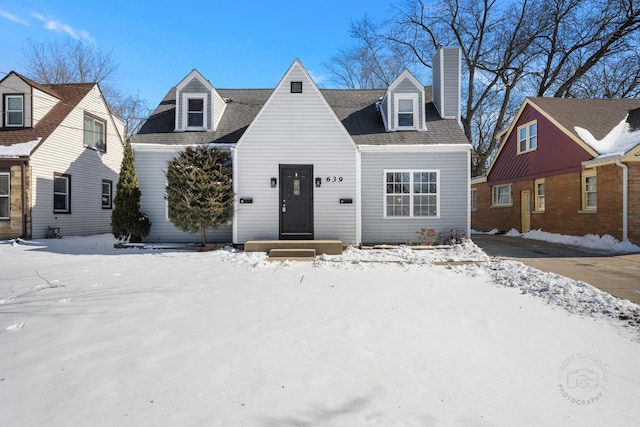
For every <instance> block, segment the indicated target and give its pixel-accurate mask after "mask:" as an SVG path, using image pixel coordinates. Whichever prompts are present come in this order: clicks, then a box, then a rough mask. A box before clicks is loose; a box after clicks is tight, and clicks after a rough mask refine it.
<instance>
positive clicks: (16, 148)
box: [0, 138, 41, 157]
mask: <svg viewBox="0 0 640 427" xmlns="http://www.w3.org/2000/svg"><path fill="white" fill-rule="evenodd" d="M40 139H41V138H38V139H35V140H33V141H29V142H22V143H19V144H13V145H0V157H27V156H29V155H30V154H31V152H32V151H33V149H34V148H35V147H36V146H37V145H38V144H39V143H40Z"/></svg>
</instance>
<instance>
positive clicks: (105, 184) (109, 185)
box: [102, 179, 113, 209]
mask: <svg viewBox="0 0 640 427" xmlns="http://www.w3.org/2000/svg"><path fill="white" fill-rule="evenodd" d="M112 192H113V181H109V180H106V179H103V180H102V209H111V208H112V207H113V203H112V200H113V199H112V197H111V194H112Z"/></svg>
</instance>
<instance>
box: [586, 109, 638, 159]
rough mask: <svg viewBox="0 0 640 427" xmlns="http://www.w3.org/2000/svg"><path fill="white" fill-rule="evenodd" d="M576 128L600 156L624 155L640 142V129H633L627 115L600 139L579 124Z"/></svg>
mask: <svg viewBox="0 0 640 427" xmlns="http://www.w3.org/2000/svg"><path fill="white" fill-rule="evenodd" d="M574 129H575V131H576V133H577V134H578V136H579V137H580V138H581V139H582V140H583V141H584V142H585V143H587V144H588V145H589V146H590V147H591V148H593V149H594V150H596V151H597V152H598V153H599V154H600V156H599V158H603V157H614V156H622V155H624V154H626V153H627V152H628V151H629V150H631V149H632V148H634V147H635V146H637V145H638V144H640V130H632V128H631V125H630V124H629V122H628V121H627V117H625V119H624V120H622V121H621V122H620V123H618V124H617V125H616V126H615V127H614V128H613V129H611V131H610V132H609V133H608V134H607V135H606V136H605V137H604V138H602V139H600V140H598V139H596V138H595V137H594V136H593V135H592V134H591V132H589V131H588V130H587V129H584V128H581V127H579V126H576V127H575V128H574Z"/></svg>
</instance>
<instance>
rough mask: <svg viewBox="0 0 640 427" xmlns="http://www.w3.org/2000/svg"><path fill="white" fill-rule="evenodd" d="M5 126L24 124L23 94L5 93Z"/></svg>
mask: <svg viewBox="0 0 640 427" xmlns="http://www.w3.org/2000/svg"><path fill="white" fill-rule="evenodd" d="M4 124H5V126H7V127H22V126H24V96H23V95H7V96H6V97H5V118H4Z"/></svg>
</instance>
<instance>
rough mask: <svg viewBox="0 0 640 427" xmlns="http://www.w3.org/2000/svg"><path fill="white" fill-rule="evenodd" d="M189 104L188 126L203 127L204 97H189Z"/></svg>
mask: <svg viewBox="0 0 640 427" xmlns="http://www.w3.org/2000/svg"><path fill="white" fill-rule="evenodd" d="M187 104H188V107H187V109H188V111H187V115H188V118H187V127H190V128H193V127H202V126H203V124H204V99H202V98H189V100H188V101H187Z"/></svg>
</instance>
